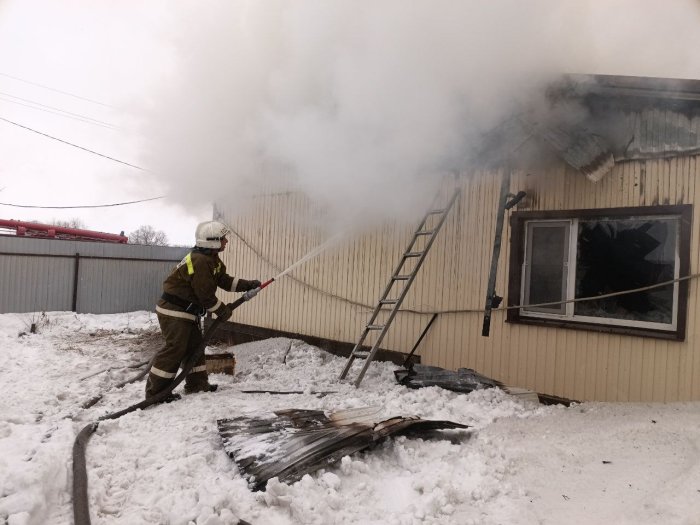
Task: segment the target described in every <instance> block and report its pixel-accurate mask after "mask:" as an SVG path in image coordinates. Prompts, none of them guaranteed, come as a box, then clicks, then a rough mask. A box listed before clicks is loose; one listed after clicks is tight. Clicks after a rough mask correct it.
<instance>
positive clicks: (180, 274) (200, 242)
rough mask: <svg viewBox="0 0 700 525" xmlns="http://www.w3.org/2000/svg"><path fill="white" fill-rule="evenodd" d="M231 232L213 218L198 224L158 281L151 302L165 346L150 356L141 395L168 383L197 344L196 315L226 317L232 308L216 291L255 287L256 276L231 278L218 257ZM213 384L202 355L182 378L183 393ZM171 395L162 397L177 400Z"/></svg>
mask: <svg viewBox="0 0 700 525" xmlns="http://www.w3.org/2000/svg"><path fill="white" fill-rule="evenodd" d="M229 232H230V230H229V229H228V227H227V226H226V225H224V224H222V223H220V222H218V221H209V222H203V223H201V224H199V225H198V226H197V230H196V234H195V235H196V244H195V247H194V248H193V249H192V251H190V252H189V253H188V254H187V255H185V258H184V259H182V261H180V263H178V265H177V266H176V267H175V268H174V269H173V271H172V272H170V275H168V277H167V278H166V279H165V281H164V282H163V295H162V296H161V298H160V300H159V301H158V304H157V306H156V314H157V316H158V323H159V324H160V329H161V332H162V334H163V338H164V339H165V345H164V346H163V348H162V349H161V350H159V351H158V353H157V354H156V356H155V359H154V360H153V365H152V366H151V370H150V373H149V374H148V381H147V383H146V399H148V398H150V397H152V396H154V395H156V394H157V393H158V392H160V391H161V390H163V389H164V388H166V387H167V386H168V384H169V383H170V382H171V381H172V379H173V378H174V377H175V376H176V375H177V371H178V368H179V367H180V365H181V364H182V362H183V361H184V359H185V357H186V356H187V355H188V354H189V353H190V352H191V351H192V350H194V349H195V348H196V347H197V346H198V345H199V344H200V343H201V342H202V333H201V331H200V318H201V317H202V316H203V315H204V314H205V313H206V312H210V313H213V314H214V315H216V316H217V317H219V318H221V319H222V320H223V321H226V320H227V319H228V318H229V317H231V313H232V312H231V308H230V307H229V306H228V305H227V304H225V303H223V302H222V301H221V300H219V299H218V298H217V297H216V295H215V294H216V289H217V288H222V289H224V290H227V291H235V292H246V291H248V290H253V289H255V288H258V287H259V286H260V281H258V280H251V281H249V280H246V279H238V278H236V277H232V276H230V275H228V274H227V273H226V266H224V263H223V262H222V261H221V259H220V258H219V252H221V251H223V250H224V249H225V248H226V244H227V243H228V239H227V238H226V235H227V234H228V233H229ZM216 389H217V385H215V384H211V383H209V380H208V376H207V368H206V364H205V358H204V354H202V356H201V358H200V359H199V360H198V361H197V362H196V363H195V364H194V366H193V367H192V370H190V372H189V374H188V375H187V377H186V378H185V393H186V394H191V393H195V392H214V391H215V390H216ZM179 397H180V396H179V395H178V394H171V395H170V396H169V397H166V399H165V400H164V401H172V400H173V399H178V398H179Z"/></svg>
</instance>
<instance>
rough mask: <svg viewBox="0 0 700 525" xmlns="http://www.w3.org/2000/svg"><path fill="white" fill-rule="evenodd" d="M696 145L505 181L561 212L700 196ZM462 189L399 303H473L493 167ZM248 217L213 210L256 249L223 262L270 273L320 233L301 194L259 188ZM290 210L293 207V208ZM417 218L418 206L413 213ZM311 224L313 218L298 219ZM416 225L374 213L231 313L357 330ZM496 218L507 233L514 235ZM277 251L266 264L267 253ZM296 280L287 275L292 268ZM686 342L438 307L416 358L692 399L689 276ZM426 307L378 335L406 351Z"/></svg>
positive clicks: (521, 380) (293, 326)
mask: <svg viewBox="0 0 700 525" xmlns="http://www.w3.org/2000/svg"><path fill="white" fill-rule="evenodd" d="M698 162H699V158H698V157H697V156H683V157H678V158H672V159H652V160H641V161H630V162H624V163H621V164H617V165H616V166H615V167H614V168H613V170H612V171H611V173H609V174H608V175H607V176H606V177H604V178H603V179H602V180H601V181H600V182H598V183H596V184H593V183H591V182H590V181H588V180H587V179H586V178H585V177H582V176H581V175H580V174H579V173H577V172H576V171H574V170H573V169H571V168H569V167H566V166H565V165H563V164H561V165H560V166H558V167H553V168H551V169H550V170H549V171H542V172H539V173H526V172H517V173H515V174H514V176H513V178H512V181H511V192H512V193H516V192H517V191H519V190H525V191H527V193H528V197H527V199H526V201H525V202H524V204H526V205H527V206H528V207H527V208H525V209H531V210H565V209H580V208H607V207H622V206H649V205H656V204H666V203H670V204H688V203H690V204H695V203H698V202H700V185H699V184H697V183H696V181H697V180H698V178H700V164H698ZM462 185H463V192H462V198H461V200H460V201H459V203H458V204H457V206H456V208H455V209H454V210H453V212H452V214H451V215H450V216H449V218H448V221H447V223H446V224H445V227H444V229H443V231H442V232H441V233H440V236H439V237H438V238H437V240H436V242H435V244H434V246H433V248H432V250H431V253H430V254H429V256H428V258H427V259H426V262H425V265H424V267H423V269H422V270H421V273H420V274H419V276H418V278H417V279H416V282H415V284H414V287H413V289H412V290H411V292H410V293H409V294H408V296H407V298H406V301H405V303H404V307H405V308H413V309H416V310H422V311H426V312H428V311H433V310H440V311H444V310H461V309H477V310H478V309H480V308H481V307H482V306H483V301H484V297H485V294H486V284H487V279H488V273H489V265H490V257H491V252H492V248H493V247H492V243H493V238H494V228H495V223H496V217H495V216H496V209H497V201H498V195H499V186H500V178H499V174H498V173H474V174H471V175H469V176H467V177H464V178H463V180H462ZM256 203H257V206H256V208H255V209H254V210H253V211H252V212H251V213H249V214H246V215H238V216H237V215H234V210H223V211H224V215H225V216H226V218H227V220H228V221H229V222H230V223H231V224H232V226H233V227H234V229H235V230H236V231H237V232H239V233H240V234H241V235H242V236H243V237H244V238H246V239H247V240H248V241H249V242H250V243H251V245H252V246H253V247H255V249H256V251H257V252H258V253H259V254H260V255H261V256H262V258H261V257H260V256H259V255H257V254H256V253H254V252H253V251H251V250H250V249H249V248H248V247H247V246H245V245H244V244H243V243H241V242H240V241H237V240H236V239H232V240H231V243H230V245H229V247H230V249H229V251H228V252H227V254H225V259H226V262H227V265H228V267H229V269H230V271H232V272H234V273H236V274H238V275H241V276H243V277H260V278H266V277H270V276H274V275H276V274H277V273H278V272H279V270H280V269H283V268H285V267H286V266H287V265H289V264H291V263H292V262H295V261H296V260H298V259H299V258H301V257H302V256H303V255H304V254H305V253H307V252H308V251H309V250H311V248H313V247H314V246H316V245H318V244H320V243H321V242H322V241H323V240H325V238H326V233H325V232H324V231H323V229H322V224H323V221H322V220H319V217H318V216H317V215H315V214H317V213H318V211H317V210H316V211H314V210H313V207H312V206H311V204H310V203H309V202H308V200H307V199H306V198H305V197H304V196H303V195H301V194H298V193H290V194H287V195H279V196H269V197H265V198H260V199H258V200H257V201H256ZM290 218H294V219H292V220H290ZM417 220H418V217H417V218H416V221H417ZM307 224H310V225H312V226H306V225H307ZM415 225H416V224H399V223H386V224H381V225H377V226H376V228H374V229H373V230H372V231H367V232H365V233H363V234H360V235H357V236H355V237H353V238H351V239H347V241H346V242H344V243H343V244H342V245H340V246H338V247H336V248H333V249H330V250H328V251H327V252H325V253H323V254H321V255H320V256H318V257H317V258H316V259H314V260H312V261H310V262H308V263H306V264H304V265H302V266H300V267H299V268H298V270H295V271H293V272H292V274H291V277H292V278H289V277H285V278H283V279H281V280H280V281H279V282H278V283H275V284H274V285H273V286H271V287H270V288H268V289H267V290H266V291H265V293H264V294H261V295H260V296H259V297H258V298H256V300H255V301H251V302H250V303H248V304H246V305H245V306H244V307H242V308H240V309H238V310H237V311H236V312H235V314H234V319H235V320H236V321H239V322H242V323H247V324H252V325H257V326H263V327H267V328H272V329H278V330H285V331H288V332H296V333H301V334H309V335H315V336H319V337H325V338H330V339H336V340H340V341H346V342H351V343H352V342H355V341H356V339H357V338H358V336H359V335H360V333H361V330H362V327H363V326H364V323H366V322H367V320H368V315H369V310H368V309H366V308H363V307H361V306H358V305H356V304H353V303H362V304H365V305H373V304H374V303H375V301H376V300H377V299H378V297H379V294H380V293H381V291H382V287H383V286H384V285H385V284H386V282H387V280H388V279H389V277H390V275H391V272H392V270H393V266H394V265H395V264H396V262H397V261H398V258H399V257H400V254H401V253H402V251H403V250H404V249H405V247H406V245H407V243H408V241H409V239H410V236H411V233H412V231H413V228H414V227H415ZM508 228H509V225H508V224H507V223H506V226H505V229H504V232H503V235H504V237H503V238H504V241H505V239H508V238H509V236H510V232H509V230H508ZM509 250H510V246H509V245H508V243H506V242H504V244H503V248H502V252H501V258H500V263H499V269H498V279H497V282H496V290H497V292H499V293H500V294H504V293H505V291H506V290H507V272H508V266H507V263H508V259H509V255H510V254H509ZM699 262H700V213H694V217H693V225H692V239H691V270H690V271H691V273H695V272H697V271H698V270H697V269H698V264H699ZM270 263H273V264H270ZM294 279H297V280H294ZM689 297H690V299H689V304H688V326H687V336H686V340H685V341H683V342H671V341H664V340H657V339H649V338H642V337H636V336H627V335H624V336H623V335H607V334H602V333H596V332H586V331H579V330H568V329H563V328H553V327H543V326H527V325H520V324H507V323H505V322H504V314H503V313H502V312H496V313H494V317H493V321H492V329H491V334H492V335H491V337H489V338H484V337H481V323H482V315H480V314H468V313H454V314H444V315H441V316H440V317H439V318H438V320H437V321H436V322H435V324H434V325H433V328H432V329H431V331H430V332H429V333H428V334H427V336H426V338H425V339H424V341H423V343H422V345H421V348H420V351H419V353H420V354H421V356H422V362H423V363H424V364H428V365H436V366H440V367H443V368H447V369H456V368H459V367H466V368H472V369H474V370H476V371H477V372H479V373H482V374H484V375H486V376H488V377H493V378H494V379H497V380H499V381H502V382H504V383H505V384H508V385H514V386H520V387H524V388H529V389H531V390H536V391H538V392H542V393H546V394H551V395H556V396H561V397H567V398H572V399H581V400H608V401H677V400H700V319H699V315H700V313H699V312H700V309H699V308H700V304H698V303H699V302H700V299H699V298H698V283H697V281H696V280H693V281H691V283H690V287H689ZM429 319H430V315H429V314H416V313H401V314H399V315H398V316H397V319H396V321H395V323H394V325H393V326H392V328H391V330H390V332H389V335H388V336H387V338H386V339H385V342H384V343H383V345H382V346H383V347H386V348H389V349H392V350H397V351H403V352H407V351H409V350H410V349H411V347H412V346H413V343H414V342H415V340H416V338H417V337H418V336H419V334H420V332H421V330H422V328H423V327H424V326H425V324H426V323H427V322H428V320H429Z"/></svg>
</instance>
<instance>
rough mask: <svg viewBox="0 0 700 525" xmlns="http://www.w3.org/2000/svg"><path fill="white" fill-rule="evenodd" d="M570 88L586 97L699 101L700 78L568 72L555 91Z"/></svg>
mask: <svg viewBox="0 0 700 525" xmlns="http://www.w3.org/2000/svg"><path fill="white" fill-rule="evenodd" d="M569 89H571V90H573V91H574V92H575V93H576V94H578V95H583V96H585V95H601V96H608V97H609V96H613V97H628V98H644V99H656V100H658V99H666V100H673V101H686V102H700V80H694V79H680V78H657V77H635V76H623V75H583V74H580V75H579V74H569V75H565V76H564V80H563V83H562V84H561V85H559V86H558V88H555V90H554V92H555V93H557V92H561V91H562V90H564V91H566V90H569Z"/></svg>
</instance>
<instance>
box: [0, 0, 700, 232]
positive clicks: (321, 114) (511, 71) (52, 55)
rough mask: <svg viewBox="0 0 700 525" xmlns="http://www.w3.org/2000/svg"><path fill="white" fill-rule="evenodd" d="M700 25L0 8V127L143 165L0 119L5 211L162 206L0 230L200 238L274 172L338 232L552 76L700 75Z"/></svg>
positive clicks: (467, 8) (675, 12) (606, 11)
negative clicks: (149, 232) (76, 222)
mask: <svg viewBox="0 0 700 525" xmlns="http://www.w3.org/2000/svg"><path fill="white" fill-rule="evenodd" d="M698 27H700V1H698V0H670V1H666V2H658V1H656V0H614V1H611V0H588V1H586V0H556V1H555V0H551V1H547V0H537V1H535V0H532V1H522V0H493V1H488V2H487V1H476V0H471V1H470V0H461V1H458V0H449V1H448V0H444V1H430V2H428V1H424V2H403V1H399V0H377V1H374V2H357V1H349V0H348V1H345V0H342V1H341V0H336V1H327V2H322V1H310V0H309V1H305V0H297V1H292V0H288V1H277V0H266V1H260V0H256V1H207V2H201V1H194V0H192V1H182V0H170V1H166V0H146V1H142V2H124V1H117V0H112V1H105V0H100V1H97V0H91V1H87V0H81V1H78V0H63V1H61V2H48V1H37V0H4V1H0V117H1V118H5V119H8V120H12V121H14V122H17V123H18V124H21V125H23V126H27V127H31V128H33V129H36V130H38V131H41V132H43V133H47V134H50V135H53V136H56V137H59V138H61V139H62V140H66V141H69V142H73V143H75V144H78V145H80V146H82V147H85V148H89V149H92V150H95V151H97V152H100V153H102V154H105V155H108V156H111V157H114V158H117V159H119V160H122V161H125V162H128V163H131V164H135V165H138V166H141V167H144V168H147V169H148V170H150V171H140V170H136V169H134V168H131V167H128V166H125V165H122V164H118V163H116V162H113V161H110V160H107V159H105V158H101V157H98V156H96V155H92V154H90V153H87V152H85V151H82V150H79V149H75V148H71V147H69V146H67V145H65V144H62V143H59V142H56V141H53V140H50V139H48V138H46V137H43V136H40V135H37V134H35V133H32V132H30V131H27V130H25V129H22V128H20V127H17V126H14V125H11V124H9V123H7V122H4V121H0V188H2V187H4V188H5V189H4V190H3V191H1V192H0V202H11V203H18V204H36V205H53V206H65V205H73V204H99V203H110V202H119V201H128V200H135V199H139V198H148V197H152V196H156V195H166V196H167V199H164V200H163V201H156V202H152V203H144V204H138V205H132V206H125V207H121V208H107V209H101V210H90V211H82V210H68V211H54V210H22V209H18V208H9V207H4V206H0V218H15V219H37V220H40V221H41V220H43V221H48V220H49V219H51V218H59V219H68V218H72V217H80V218H82V219H83V220H84V222H85V223H86V224H87V226H88V227H89V228H92V229H98V230H103V231H108V232H115V233H116V232H119V231H120V230H125V231H126V232H127V233H128V232H129V231H131V230H133V229H135V228H137V227H138V226H140V225H142V224H151V225H153V226H154V227H155V228H157V229H162V230H164V231H165V232H166V233H167V234H168V236H169V238H170V240H171V241H173V242H176V243H178V244H190V243H191V242H192V239H193V233H192V231H193V229H194V226H195V225H196V223H197V222H199V221H200V220H206V219H208V218H209V217H210V216H211V206H210V203H211V202H212V201H213V200H218V201H219V202H221V203H222V204H224V205H226V206H228V207H229V208H231V209H234V210H236V209H240V210H242V211H244V210H245V205H246V202H247V199H248V197H249V196H250V195H251V194H254V193H255V192H256V191H259V189H260V188H261V187H262V186H263V185H267V187H268V189H269V188H270V187H272V188H274V183H273V182H272V181H273V175H274V174H276V173H285V174H287V175H288V176H289V177H291V180H293V181H294V183H295V184H296V186H297V187H298V188H300V189H301V190H302V191H304V192H306V193H307V194H308V195H310V196H311V197H312V198H313V199H314V200H315V201H316V202H318V203H319V204H321V205H323V206H326V207H327V208H328V209H329V210H331V215H332V217H331V221H332V220H335V221H337V222H339V223H344V224H347V223H348V222H352V221H353V220H355V218H356V216H357V215H361V216H363V217H372V218H375V216H374V215H373V212H374V210H376V209H378V208H380V207H381V208H383V209H384V210H385V212H386V214H390V215H396V214H398V213H400V212H401V210H402V209H405V208H407V207H408V208H409V209H411V208H415V207H416V206H417V205H418V204H419V203H420V202H421V199H422V198H423V197H424V196H425V195H427V194H429V193H430V192H429V191H428V190H429V186H430V182H431V181H432V180H434V178H433V179H431V178H426V174H431V173H438V172H440V171H442V170H445V169H453V168H458V167H459V162H460V160H461V159H462V157H463V155H464V152H465V151H466V150H468V148H469V146H470V145H471V144H473V143H474V141H475V140H476V137H477V136H478V134H479V133H480V132H482V131H483V130H486V129H489V128H490V127H491V126H493V125H495V124H496V123H497V122H499V120H500V119H502V118H504V117H505V116H506V115H507V114H508V112H509V111H510V110H512V109H513V107H515V105H516V104H517V102H518V101H519V100H521V99H522V98H524V97H526V96H528V95H529V94H531V93H533V92H537V91H539V90H541V87H542V86H543V85H544V84H546V83H547V82H549V81H551V80H552V79H555V78H556V77H557V75H559V74H560V73H602V74H620V75H639V76H661V77H671V78H700V58H699V57H698V53H697V49H700V31H698V29H697V28H698ZM5 75H10V76H12V77H17V78H20V79H24V80H27V81H31V82H35V83H38V84H42V85H44V86H48V87H50V88H52V89H53V90H61V91H65V92H69V93H72V94H74V95H79V96H81V97H85V98H88V99H91V100H93V101H97V102H99V103H95V102H90V101H87V100H84V99H80V98H76V97H73V96H69V95H66V94H62V93H58V92H56V91H53V90H49V89H45V88H41V87H38V86H35V85H32V84H29V83H27V82H22V81H19V80H15V79H12V78H10V77H8V76H5ZM13 97H14V98H13ZM17 97H19V98H17ZM21 99H25V100H21ZM29 101H31V102H29ZM32 103H40V104H43V105H45V106H50V107H51V108H58V109H60V110H63V111H68V112H72V113H74V114H75V115H72V116H71V117H73V118H68V117H66V116H65V114H64V116H59V115H55V114H52V113H49V112H48V111H45V110H49V108H48V107H43V108H42V110H37V109H32V108H29V107H26V106H23V105H21V104H30V105H32ZM51 111H55V109H51ZM76 115H79V116H81V117H89V118H90V119H95V120H98V121H100V122H97V123H96V122H94V121H90V123H87V122H84V121H80V120H76ZM105 123H108V124H109V125H111V126H114V128H117V129H114V128H112V127H105ZM271 184H272V186H271ZM407 203H408V206H407ZM353 213H354V214H355V215H354V216H353Z"/></svg>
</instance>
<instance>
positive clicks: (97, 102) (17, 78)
mask: <svg viewBox="0 0 700 525" xmlns="http://www.w3.org/2000/svg"><path fill="white" fill-rule="evenodd" d="M0 76H3V77H7V78H11V79H13V80H19V81H20V82H25V83H27V84H31V85H33V86H38V87H40V88H44V89H48V90H50V91H55V92H56V93H61V94H63V95H68V96H69V97H75V98H79V99H80V100H86V101H87V102H92V103H93V104H99V105H100V106H105V107H108V108H112V109H117V108H115V107H114V106H110V105H109V104H105V103H104V102H99V101H97V100H92V99H91V98H86V97H81V96H80V95H74V94H73V93H69V92H68V91H61V90H60V89H55V88H52V87H50V86H45V85H44V84H38V83H36V82H32V81H30V80H24V79H23V78H19V77H13V76H12V75H8V74H7V73H0Z"/></svg>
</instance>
